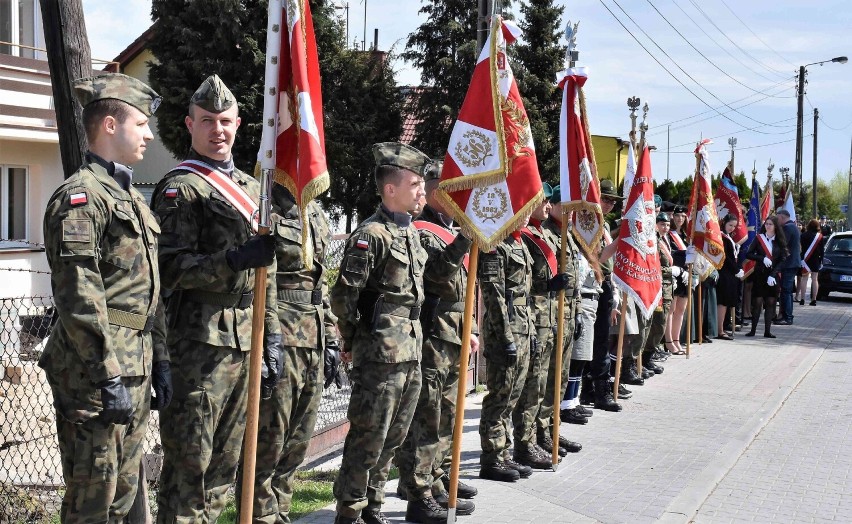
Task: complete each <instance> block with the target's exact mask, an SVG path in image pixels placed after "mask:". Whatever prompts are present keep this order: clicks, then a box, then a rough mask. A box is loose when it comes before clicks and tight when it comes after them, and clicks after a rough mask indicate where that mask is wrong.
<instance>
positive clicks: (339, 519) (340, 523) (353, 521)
mask: <svg viewBox="0 0 852 524" xmlns="http://www.w3.org/2000/svg"><path fill="white" fill-rule="evenodd" d="M334 524H364V521H363V520H361V517H358V518H352V517H344V516H343V515H335V516H334Z"/></svg>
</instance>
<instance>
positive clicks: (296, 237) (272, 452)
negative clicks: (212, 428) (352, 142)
mask: <svg viewBox="0 0 852 524" xmlns="http://www.w3.org/2000/svg"><path fill="white" fill-rule="evenodd" d="M271 200H272V223H273V226H272V227H273V229H274V230H275V261H276V266H277V273H276V275H275V278H276V280H277V286H278V293H277V294H278V304H277V311H278V320H279V321H280V323H281V337H282V344H283V346H284V352H283V364H282V367H283V370H284V372H283V375H282V377H281V384H279V386H278V387H277V388H274V389H273V390H271V391H269V390H266V391H264V395H262V397H263V398H262V400H261V402H260V415H259V420H258V434H259V435H261V438H259V439H258V440H257V464H256V466H255V468H256V469H255V484H254V508H253V519H254V520H253V521H254V522H257V523H268V524H275V523H280V522H290V519H289V517H288V514H289V512H290V501H291V500H292V497H293V475H294V474H295V473H296V468H298V467H299V465H300V464H301V463H302V460H304V458H305V453H306V452H307V450H308V444H309V443H310V441H311V436H312V435H313V432H314V425H315V424H316V420H317V411H318V409H319V404H320V400H321V399H322V389H323V382H325V386H326V387H328V386H329V385H330V384H331V383H332V382H334V381H335V380H336V381H337V383H338V386H339V385H340V375H339V369H338V364H339V357H337V352H338V340H337V328H336V327H335V324H336V322H337V319H336V318H335V317H334V315H333V314H332V313H331V305H330V301H329V297H328V284H327V283H326V276H327V274H328V267H326V265H325V264H326V262H325V260H326V254H327V251H328V247H329V245H330V243H331V230H330V229H329V226H328V219H327V218H326V216H325V213H324V212H323V210H322V209H321V208H320V206H319V205H318V204H317V203H316V202H314V201H311V202H310V203H309V204H308V207H307V212H306V217H307V220H305V221H304V222H302V220H301V218H300V216H299V208H298V206H297V205H296V200H295V198H294V197H293V194H292V193H290V191H289V190H288V189H287V188H286V187H284V186H283V185H279V184H273V186H272V194H271ZM303 224H304V225H305V227H306V228H307V229H308V234H307V235H306V236H307V240H308V242H309V245H308V249H310V250H311V258H310V260H309V262H308V264H307V265H306V263H305V261H304V260H303V256H302V241H303V236H304V233H303ZM267 395H269V396H268V397H267ZM241 487H242V475H240V476H239V477H238V479H237V493H238V494H237V497H236V500H237V501H239V500H240V496H239V493H240V489H241Z"/></svg>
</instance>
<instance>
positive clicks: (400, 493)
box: [396, 482, 408, 500]
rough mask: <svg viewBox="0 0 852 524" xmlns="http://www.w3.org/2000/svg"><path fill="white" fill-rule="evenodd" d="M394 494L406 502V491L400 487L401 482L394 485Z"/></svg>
mask: <svg viewBox="0 0 852 524" xmlns="http://www.w3.org/2000/svg"><path fill="white" fill-rule="evenodd" d="M396 494H397V496H398V497H399V498H401V499H402V500H408V490H407V489H405V488H404V487H403V486H402V482H400V483H398V484H397V485H396Z"/></svg>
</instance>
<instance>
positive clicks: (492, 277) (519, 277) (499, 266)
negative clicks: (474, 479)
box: [479, 223, 536, 482]
mask: <svg viewBox="0 0 852 524" xmlns="http://www.w3.org/2000/svg"><path fill="white" fill-rule="evenodd" d="M523 227H526V223H523V224H521V226H520V227H519V228H518V230H517V231H514V232H513V233H511V234H510V235H509V236H508V237H506V238H505V239H504V240H503V241H502V242H500V243H499V244H497V247H495V248H494V249H493V250H492V251H491V252H489V253H482V255H481V256H480V259H479V275H480V278H479V285H480V288H481V289H482V302H483V304H484V305H485V311H486V312H487V313H486V314H485V315H484V323H483V328H482V335H483V341H484V346H485V375H486V378H485V384H486V387H487V388H488V393H487V394H486V395H485V397H484V398H483V399H482V415H481V417H480V420H479V440H480V444H481V446H482V454H481V455H480V457H479V461H480V469H479V476H480V478H483V479H488V480H496V481H500V482H514V481H516V480H518V479H519V478H521V477H523V478H527V477H529V476H530V475H532V468H530V467H529V466H525V465H522V464H519V463H517V462H515V461H514V460H512V458H511V457H510V455H509V445H510V444H511V431H512V430H511V428H510V425H511V421H510V417H511V415H512V412H513V411H514V409H515V406H516V405H517V403H518V399H519V398H520V396H521V392H522V391H523V388H524V384H525V381H526V378H527V369H528V368H529V360H530V351H531V349H532V348H533V346H534V345H535V344H536V342H535V340H534V339H535V326H534V324H533V319H532V315H531V313H530V307H529V306H528V300H529V294H530V287H531V285H532V263H533V261H532V256H531V255H530V252H529V250H528V249H527V246H526V244H525V243H524V242H523V241H522V240H521V229H522V228H523Z"/></svg>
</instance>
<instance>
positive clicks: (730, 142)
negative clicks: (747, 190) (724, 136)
mask: <svg viewBox="0 0 852 524" xmlns="http://www.w3.org/2000/svg"><path fill="white" fill-rule="evenodd" d="M728 145H729V146H731V179H732V180H733V178H734V149H735V148H736V147H737V138H736V137H733V136H732V137H731V138H729V139H728Z"/></svg>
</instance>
